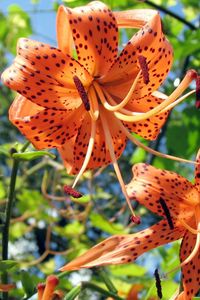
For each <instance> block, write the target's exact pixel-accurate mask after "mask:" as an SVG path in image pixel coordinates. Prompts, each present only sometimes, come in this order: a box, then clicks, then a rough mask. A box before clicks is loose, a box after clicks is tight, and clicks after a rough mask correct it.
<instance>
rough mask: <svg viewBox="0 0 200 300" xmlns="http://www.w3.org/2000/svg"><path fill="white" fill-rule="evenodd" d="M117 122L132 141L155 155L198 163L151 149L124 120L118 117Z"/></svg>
mask: <svg viewBox="0 0 200 300" xmlns="http://www.w3.org/2000/svg"><path fill="white" fill-rule="evenodd" d="M116 123H117V124H118V125H119V126H120V128H121V130H122V131H123V132H124V133H125V135H126V136H127V138H128V139H129V140H130V141H132V142H133V143H134V144H135V145H136V146H138V147H140V148H142V149H144V150H145V151H147V152H149V153H151V154H153V155H156V156H159V157H162V158H168V159H171V160H175V161H180V162H186V163H190V164H194V165H196V164H197V163H196V162H195V161H192V160H187V159H184V158H180V157H176V156H172V155H168V154H164V153H161V152H159V151H156V150H153V149H151V148H150V147H148V146H145V145H144V144H142V143H141V142H140V141H139V140H137V139H136V138H135V137H134V136H133V135H132V134H131V133H130V132H129V131H128V129H127V128H126V127H125V126H124V125H123V124H122V122H121V121H120V120H118V119H116Z"/></svg>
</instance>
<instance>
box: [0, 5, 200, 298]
mask: <svg viewBox="0 0 200 300" xmlns="http://www.w3.org/2000/svg"><path fill="white" fill-rule="evenodd" d="M44 2H45V5H44ZM104 2H106V3H107V4H108V5H109V6H110V7H111V8H112V9H114V10H125V9H134V8H156V9H158V10H159V11H160V13H161V15H162V18H163V25H164V31H165V33H166V35H167V36H168V39H169V40H170V42H171V43H172V45H173V47H174V53H175V57H174V64H173V68H172V70H171V73H170V76H169V77H168V79H167V80H166V81H165V84H164V86H163V87H162V91H163V92H164V93H166V94H170V93H171V92H172V91H173V89H174V86H175V85H176V84H177V83H178V81H179V79H181V78H182V77H183V75H184V74H185V72H186V70H188V69H190V68H193V69H196V70H197V71H198V70H199V67H200V44H199V40H200V30H199V16H198V13H199V9H200V7H199V1H198V0H192V1H189V2H188V1H187V0H179V1H175V0H167V1H166V0H154V1H153V0H152V1H146V2H143V1H141V2H139V1H133V0H110V1H109V0H107V1H104ZM61 3H64V4H65V5H67V6H70V7H74V6H78V5H84V4H86V3H88V1H84V0H77V1H76V0H75V1H74V0H69V1H63V2H62V1H50V0H49V1H42V0H41V1H39V0H32V1H28V0H27V1H17V0H16V1H15V4H14V2H13V3H11V1H6V0H5V1H0V70H1V72H2V71H3V70H4V69H5V68H6V67H7V66H8V65H9V64H10V63H11V60H12V59H13V57H14V56H15V54H16V43H17V39H18V38H19V37H33V38H34V39H37V40H40V41H46V42H48V43H51V44H56V41H55V29H54V32H53V31H52V33H51V32H50V31H47V29H45V32H44V31H43V26H44V27H45V26H48V24H49V26H50V28H53V27H55V17H56V10H57V7H58V6H59V4H61ZM48 22H49V23H48ZM46 23H47V24H46ZM45 24H46V25H45ZM132 33H133V32H132V31H131V30H127V31H126V32H124V33H123V39H126V40H128V38H129V37H130V36H131V35H132ZM123 42H124V41H123ZM191 88H192V86H191ZM193 88H194V86H193ZM14 97H15V93H14V92H12V91H10V90H9V89H7V88H6V87H5V86H3V85H2V84H0V210H1V212H2V213H3V211H4V208H5V203H6V199H7V196H8V195H7V190H8V187H9V183H10V175H11V170H12V163H13V162H12V158H11V156H10V151H11V149H13V148H15V149H19V148H20V147H22V145H23V144H24V143H25V142H26V141H25V139H24V137H23V136H22V135H21V134H20V133H19V132H18V130H17V129H16V128H15V127H13V126H12V124H11V123H10V122H9V121H8V117H7V115H8V109H9V106H10V104H11V103H12V101H13V99H14ZM199 124H200V123H199V111H197V110H196V108H195V97H194V96H191V97H190V98H188V99H187V101H185V102H184V103H183V104H181V105H179V106H178V107H177V108H175V109H174V110H173V112H172V113H171V115H170V118H169V121H168V122H167V124H166V126H165V127H164V128H163V130H162V132H161V134H160V136H159V139H158V140H157V141H155V142H152V143H150V146H151V147H152V148H154V149H157V150H159V151H162V152H165V153H168V154H172V155H175V156H180V157H183V158H187V159H195V155H196V152H197V150H198V147H199V145H200V130H199V129H200V125H199ZM145 143H146V142H145ZM29 149H30V150H34V149H33V148H31V147H30V148H29ZM51 152H52V153H53V154H55V155H56V158H55V159H53V158H51V157H49V156H42V157H40V158H37V159H34V160H31V161H27V162H20V165H19V174H18V178H17V185H16V200H15V203H14V207H13V210H12V219H11V227H10V242H9V259H10V260H12V261H13V262H10V263H11V265H10V266H9V269H8V272H9V276H10V281H11V282H14V283H16V285H17V288H16V289H14V290H12V291H11V292H10V297H9V299H10V300H12V299H22V298H23V297H24V299H30V297H31V295H33V294H34V293H35V291H34V288H35V287H36V285H37V283H38V282H41V281H43V280H44V279H45V278H46V276H47V275H48V274H52V273H54V274H55V272H56V271H57V270H58V269H59V267H61V266H62V265H63V264H65V263H66V262H67V261H69V260H71V259H73V258H74V257H76V256H77V255H79V254H80V253H82V252H83V251H85V250H86V249H88V248H90V247H91V246H93V245H94V244H96V243H97V242H99V241H101V240H102V239H103V238H106V237H108V236H109V235H112V234H120V233H133V232H136V231H138V230H140V229H143V228H146V227H148V226H150V225H152V224H153V223H155V222H156V217H155V216H154V215H153V214H151V213H149V212H147V210H146V209H145V208H144V207H142V206H137V205H136V209H137V212H138V214H140V215H141V217H142V223H141V225H139V226H133V225H130V224H129V217H130V216H129V211H128V209H127V206H126V204H125V200H124V197H123V195H122V194H121V190H120V187H119V184H118V183H117V180H116V176H115V173H114V171H113V168H112V166H109V167H107V168H104V169H101V170H97V171H95V172H87V173H85V175H84V176H83V178H82V180H81V181H80V182H79V186H78V189H79V191H81V192H82V193H83V194H84V197H83V198H81V199H80V200H78V201H74V200H73V199H70V198H68V197H67V196H66V195H64V192H63V186H64V185H65V184H69V185H70V184H71V183H72V182H73V177H70V176H68V175H67V174H66V171H65V170H64V168H63V165H62V162H61V160H60V158H59V156H58V155H57V153H56V152H55V151H51ZM137 162H148V163H151V164H153V165H154V166H157V167H160V168H164V169H168V170H174V171H176V172H177V173H180V174H181V175H183V176H186V177H187V178H188V179H192V178H193V167H191V166H190V165H187V164H180V163H177V162H174V161H171V160H167V159H160V158H157V157H154V156H152V155H149V154H148V153H145V152H144V150H142V149H139V148H135V147H134V146H133V145H132V144H131V143H128V145H127V147H126V151H125V152H124V154H123V156H122V157H121V158H120V161H119V164H120V168H121V170H122V173H123V176H124V179H125V182H129V180H130V179H131V166H132V165H133V164H134V163H137ZM1 216H3V214H1ZM2 221H3V220H2ZM1 228H2V227H0V229H1ZM178 249H179V242H175V243H173V244H171V245H170V246H167V247H160V248H158V249H156V250H153V251H151V252H149V253H147V254H145V255H143V256H142V257H141V258H139V259H138V260H137V261H136V262H135V264H130V265H124V266H114V267H108V268H106V272H107V273H108V276H109V278H110V279H111V280H112V282H113V283H114V285H115V287H116V288H117V290H118V291H119V295H121V297H122V298H124V299H125V298H126V295H127V293H128V291H129V290H130V288H131V287H133V286H135V287H137V288H138V290H140V292H139V297H140V299H150V298H152V299H153V297H155V295H156V290H155V283H154V277H153V272H154V270H155V268H156V267H158V268H159V269H160V270H161V272H166V271H167V270H169V269H171V268H172V267H173V266H175V265H178V263H179V262H178V251H179V250H178ZM11 266H12V268H11ZM1 270H2V269H1ZM1 270H0V272H1ZM24 278H28V283H27V282H26V280H24ZM101 278H102V277H101V274H100V273H99V271H98V270H81V271H78V272H71V273H68V274H65V276H63V278H62V279H61V281H60V287H61V288H62V289H63V290H64V291H65V293H67V292H68V291H70V290H71V288H72V287H73V286H75V285H76V284H78V282H80V281H81V280H83V279H84V280H89V281H92V282H94V283H98V284H99V285H100V286H102V287H104V288H105V286H104V283H103V281H102V279H101ZM179 282H180V277H179V273H178V272H176V273H174V274H172V275H170V276H169V278H167V279H166V280H165V281H163V294H164V298H163V299H164V300H168V299H169V298H170V296H171V295H172V294H173V292H174V291H175V290H176V289H177V287H178V284H179ZM137 284H140V285H139V286H138V285H137ZM32 299H34V297H33V298H32ZM79 299H83V300H84V299H99V300H100V299H106V297H104V296H101V295H100V294H99V293H97V292H94V291H91V290H90V289H85V290H84V291H83V292H82V293H81V294H80V296H79ZM135 299H137V298H135ZM133 300H134V299H133Z"/></svg>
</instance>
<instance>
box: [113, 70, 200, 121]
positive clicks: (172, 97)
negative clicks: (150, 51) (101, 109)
mask: <svg viewBox="0 0 200 300" xmlns="http://www.w3.org/2000/svg"><path fill="white" fill-rule="evenodd" d="M196 78H197V73H196V71H194V70H190V71H188V72H187V73H186V75H185V77H184V78H183V80H182V81H181V83H180V85H179V86H178V87H177V88H176V89H175V90H174V92H173V93H172V94H171V95H170V96H169V97H168V98H167V99H166V100H164V101H163V102H161V103H160V104H159V105H157V106H156V107H154V108H152V109H151V110H149V111H147V112H146V113H141V114H140V115H138V116H127V115H124V114H121V113H119V112H114V115H115V116H116V117H117V118H118V119H120V120H122V121H126V122H137V121H142V120H146V119H148V118H150V117H153V116H155V115H156V114H160V113H162V112H164V111H165V109H166V108H167V107H168V106H169V105H170V104H171V103H173V102H174V101H175V100H176V99H177V98H178V97H179V96H180V95H181V94H182V93H183V92H184V90H186V88H187V87H188V86H189V84H190V83H191V82H192V80H193V79H196Z"/></svg>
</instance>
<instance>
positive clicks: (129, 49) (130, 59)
mask: <svg viewBox="0 0 200 300" xmlns="http://www.w3.org/2000/svg"><path fill="white" fill-rule="evenodd" d="M133 14H134V13H133ZM144 14H145V10H144ZM130 15H131V11H128V12H127V26H125V27H131V21H130ZM116 17H117V21H118V22H120V18H121V15H120V14H119V16H118V15H116ZM118 18H119V20H118ZM143 18H144V17H143ZM123 20H124V23H125V25H126V15H125V14H124V15H123ZM132 27H135V22H134V18H133V25H132ZM139 56H143V57H145V58H146V63H147V66H148V73H149V83H147V84H144V80H143V77H142V75H141V76H140V79H139V81H138V84H137V86H136V89H135V90H134V93H133V99H132V100H134V99H141V98H143V97H145V96H147V95H150V94H151V93H152V92H154V91H156V90H157V89H158V87H159V86H160V85H161V83H162V82H163V81H164V79H165V77H166V75H167V74H168V72H169V70H170V67H171V64H172V47H171V45H170V43H169V42H168V41H167V39H166V38H165V36H164V35H163V32H162V26H161V19H160V16H159V14H158V13H154V14H152V18H151V19H149V20H148V22H146V24H145V25H144V26H143V27H142V28H141V29H140V30H139V31H138V32H137V33H136V34H135V35H134V36H133V37H132V38H131V40H130V41H129V42H128V44H127V45H126V47H125V48H124V49H123V51H122V52H121V54H120V56H119V57H118V58H117V59H116V61H115V63H114V64H113V66H112V67H111V69H110V70H109V72H108V73H107V75H106V76H105V77H104V78H102V82H104V83H106V86H107V90H108V91H109V92H110V93H111V94H112V95H113V96H116V97H120V98H124V97H125V95H126V94H127V92H128V90H129V89H130V86H131V85H132V83H133V81H134V79H135V77H136V75H137V74H138V72H139V70H140V69H141V66H140V64H139V60H138V58H139Z"/></svg>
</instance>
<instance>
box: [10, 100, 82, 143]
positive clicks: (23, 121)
mask: <svg viewBox="0 0 200 300" xmlns="http://www.w3.org/2000/svg"><path fill="white" fill-rule="evenodd" d="M83 114H84V108H83V107H82V106H81V107H80V108H79V109H77V110H76V115H74V112H73V111H58V110H53V109H50V108H46V109H45V108H42V107H41V106H38V105H37V104H34V103H32V102H31V101H29V100H28V99H26V98H25V97H23V96H21V95H19V96H17V97H16V98H15V100H14V102H13V103H12V105H11V107H10V110H9V119H10V121H11V122H12V123H13V124H14V125H15V126H16V127H18V128H19V130H20V131H21V133H22V134H23V135H25V136H26V137H27V139H28V140H30V141H31V142H32V143H33V145H34V146H35V147H36V148H37V149H43V148H52V147H61V145H63V144H65V143H67V142H68V141H69V140H70V139H71V138H72V137H73V136H74V135H76V134H77V132H78V128H79V126H80V124H81V119H82V115H83ZM75 116H76V117H75Z"/></svg>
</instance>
